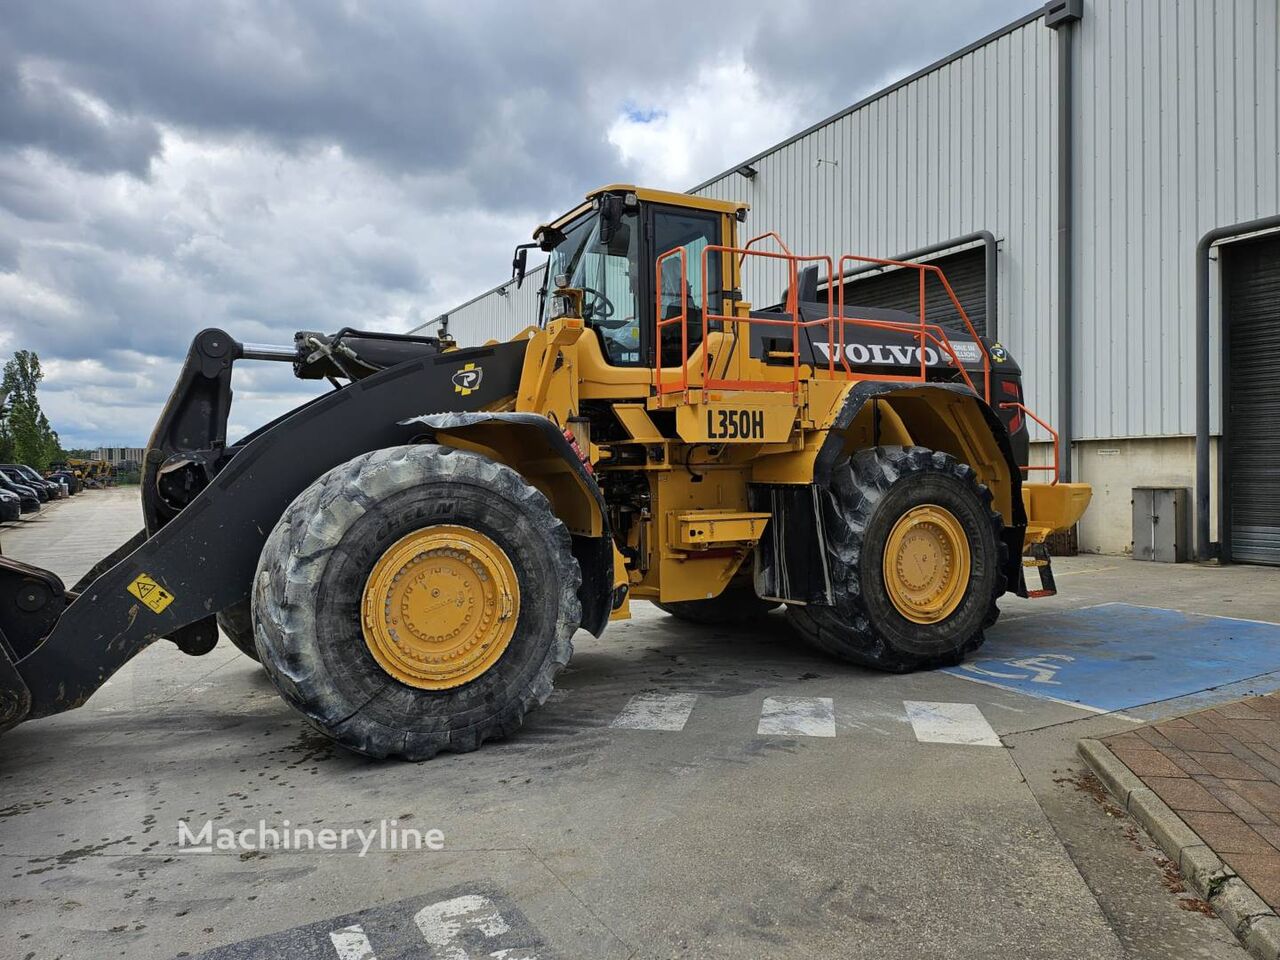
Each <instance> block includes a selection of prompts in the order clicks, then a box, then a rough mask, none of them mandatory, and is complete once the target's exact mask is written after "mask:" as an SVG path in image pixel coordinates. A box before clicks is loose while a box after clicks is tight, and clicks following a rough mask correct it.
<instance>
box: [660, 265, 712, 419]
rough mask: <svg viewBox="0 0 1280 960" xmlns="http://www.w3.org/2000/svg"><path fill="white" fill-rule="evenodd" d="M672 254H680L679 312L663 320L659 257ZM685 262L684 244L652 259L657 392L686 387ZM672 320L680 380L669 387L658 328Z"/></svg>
mask: <svg viewBox="0 0 1280 960" xmlns="http://www.w3.org/2000/svg"><path fill="white" fill-rule="evenodd" d="M675 255H678V256H679V257H680V313H679V314H677V315H676V316H674V317H667V318H666V319H665V320H664V319H663V317H662V261H664V260H666V259H667V257H670V256H675ZM688 266H689V264H688V251H687V250H686V249H685V248H684V247H672V248H671V249H670V250H668V251H667V252H666V253H664V254H662V255H661V256H660V257H658V259H657V260H655V261H654V287H653V289H654V290H655V291H657V296H655V297H654V310H653V316H654V319H655V320H656V321H657V322H656V323H655V325H654V329H655V336H654V339H655V341H656V342H655V344H654V348H653V355H654V360H655V363H654V370H653V386H654V389H655V390H656V391H657V393H658V395H659V396H661V395H662V394H664V393H676V392H680V393H684V392H685V391H686V390H688V389H689V304H688V302H687V301H686V299H685V295H684V294H685V290H686V289H687V288H688V272H689V271H688ZM704 282H705V277H704ZM672 323H678V324H680V381H679V383H673V384H671V389H667V385H666V384H665V383H664V382H663V379H662V328H663V327H665V326H668V325H669V324H672Z"/></svg>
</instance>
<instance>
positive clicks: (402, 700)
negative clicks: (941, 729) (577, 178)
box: [0, 185, 1089, 759]
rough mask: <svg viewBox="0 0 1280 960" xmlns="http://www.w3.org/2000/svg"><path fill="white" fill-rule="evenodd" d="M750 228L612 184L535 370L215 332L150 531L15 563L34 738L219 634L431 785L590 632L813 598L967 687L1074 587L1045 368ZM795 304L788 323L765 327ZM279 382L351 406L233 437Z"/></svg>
mask: <svg viewBox="0 0 1280 960" xmlns="http://www.w3.org/2000/svg"><path fill="white" fill-rule="evenodd" d="M745 212H746V205H745V204H739V203H729V202H722V201H717V200H709V199H705V198H701V197H691V196H686V195H684V194H673V193H665V192H660V191H654V190H644V189H637V188H635V187H632V186H622V185H615V186H608V187H603V188H601V189H599V190H596V191H594V192H592V193H591V194H590V195H588V197H587V199H586V201H585V202H584V203H582V204H580V205H579V206H578V207H576V208H575V209H574V210H572V211H570V212H569V213H567V214H566V215H565V216H563V217H561V218H560V219H558V220H556V221H554V222H553V223H549V224H545V225H543V226H541V227H539V228H538V230H537V231H536V232H535V234H534V242H533V243H532V244H525V245H522V246H521V247H519V248H517V253H516V257H515V260H514V262H513V272H514V274H515V277H516V282H517V284H518V283H519V282H521V281H522V280H523V278H524V271H525V263H526V257H527V253H528V249H529V248H531V247H537V248H538V249H539V250H541V251H543V252H545V253H546V254H547V255H548V257H549V262H548V265H547V269H546V271H545V280H544V285H543V289H542V290H541V292H540V297H539V304H540V306H539V309H538V315H537V316H531V317H530V318H529V319H530V326H529V327H528V328H527V329H526V330H524V331H523V332H522V333H520V334H518V335H517V336H516V337H515V338H514V339H512V340H510V341H508V342H504V343H498V342H491V343H487V344H484V345H483V346H479V347H469V348H459V347H457V346H456V345H455V344H454V343H453V342H451V341H449V340H448V339H444V338H439V337H425V336H406V335H395V334H385V333H374V332H366V331H359V330H352V329H343V330H340V331H338V332H337V333H335V334H321V333H316V332H310V331H303V332H300V333H298V334H297V335H296V337H295V341H294V343H293V344H291V345H287V346H270V345H260V344H252V343H240V342H237V341H236V340H234V339H233V338H232V337H230V336H228V335H227V334H226V333H224V332H223V331H221V330H205V331H203V332H201V333H200V334H199V335H197V336H196V338H195V340H194V342H193V343H192V346H191V349H190V352H189V353H188V356H187V359H186V362H185V364H184V366H183V369H182V373H181V375H180V377H179V379H178V382H177V384H176V386H175V387H174V390H173V393H172V395H171V396H170V398H169V401H168V403H167V404H166V406H165V408H164V410H163V412H162V414H161V416H160V418H159V421H158V423H157V425H156V428H155V431H154V433H153V435H152V437H151V439H150V441H149V444H148V448H147V454H146V462H145V463H144V464H143V470H142V498H143V514H144V518H145V523H146V526H145V529H144V530H142V531H140V532H139V533H138V534H137V535H136V536H135V537H134V538H133V539H132V540H130V541H129V542H128V543H126V544H124V545H123V546H121V547H120V548H119V549H118V550H116V551H115V552H114V553H112V554H111V555H110V556H108V557H105V558H104V559H103V560H102V561H101V562H100V563H99V564H98V565H97V566H96V567H95V568H94V569H93V570H92V571H90V573H89V574H88V575H87V576H86V577H85V578H84V579H83V580H82V581H81V582H80V583H77V584H76V585H75V586H73V587H71V588H70V589H67V588H66V587H65V586H64V584H63V583H62V582H61V581H60V580H59V579H58V577H56V576H55V575H54V574H52V573H51V572H49V571H47V570H42V569H40V568H37V567H33V566H30V565H27V564H23V563H21V562H19V561H16V560H13V559H10V558H3V557H0V698H2V699H0V729H7V728H8V727H11V726H13V725H14V724H16V723H18V722H20V721H22V720H33V719H37V718H40V717H45V716H49V715H51V714H54V713H58V712H61V711H64V710H68V709H72V708H74V707H77V706H79V705H81V704H82V703H84V702H85V701H86V700H87V699H88V698H89V696H90V695H92V694H93V692H94V691H95V690H97V689H98V687H100V686H101V685H102V683H103V682H104V681H105V680H106V679H107V678H108V677H110V676H111V675H112V674H113V673H114V672H115V671H116V670H118V669H119V668H120V667H121V666H122V665H123V664H124V663H126V662H127V661H128V660H130V659H131V658H132V657H133V656H135V655H136V654H138V653H139V652H141V651H142V650H143V649H144V648H145V647H146V646H148V645H149V644H151V643H153V642H155V641H157V640H161V639H167V640H169V641H171V642H172V643H174V644H175V645H177V646H178V647H179V648H180V649H181V650H182V651H184V652H185V653H188V654H192V655H199V654H203V653H207V652H209V651H210V650H211V649H213V647H214V645H215V644H216V643H217V641H218V637H219V632H218V625H219V624H221V626H222V628H223V631H224V632H225V633H226V634H227V636H228V637H229V638H230V640H231V641H232V642H233V643H235V644H236V645H237V646H238V647H239V648H240V649H241V650H243V651H244V652H245V653H247V654H249V655H250V656H253V657H255V658H257V659H258V660H260V661H261V663H262V665H263V667H264V668H265V670H266V672H267V674H268V676H269V677H270V679H271V682H272V683H273V684H274V685H275V686H276V688H277V689H278V690H279V692H280V694H281V696H283V697H284V699H285V700H286V701H288V702H289V703H290V704H291V705H293V706H294V707H296V708H297V709H298V710H300V711H301V712H302V713H303V714H304V715H305V716H306V717H307V718H308V719H309V720H310V721H311V723H312V724H314V725H315V726H316V727H317V728H319V729H320V730H321V731H322V732H324V733H325V734H327V735H328V736H330V737H332V738H333V739H334V740H336V741H338V742H339V743H341V744H343V745H344V746H346V747H348V748H350V749H352V750H355V751H359V752H361V753H365V754H368V755H371V756H375V757H402V758H406V759H424V758H428V757H431V756H433V755H435V754H436V753H438V752H439V751H441V750H453V751H465V750H472V749H474V748H476V747H478V746H479V745H480V744H481V743H482V742H484V741H485V740H487V739H491V738H496V737H502V736H506V735H507V734H510V733H512V732H513V731H515V730H516V729H517V728H518V727H519V726H520V725H521V722H522V720H523V718H524V715H525V713H526V712H527V711H528V710H530V709H532V708H534V707H536V706H538V705H539V704H541V703H542V702H544V701H545V700H546V699H547V697H548V695H549V694H550V693H551V689H552V683H553V681H554V678H555V675H556V673H557V672H558V671H559V670H560V668H561V667H563V666H564V665H565V664H566V663H567V662H568V661H569V657H570V655H571V653H572V647H573V637H574V634H575V633H576V631H577V630H579V629H584V630H587V631H589V632H590V633H592V634H595V635H597V636H598V635H600V634H601V633H602V632H603V631H604V629H605V627H606V626H607V625H608V623H609V621H610V620H611V619H623V618H626V617H628V616H629V611H630V604H631V603H632V602H634V601H638V600H647V601H650V602H652V603H656V604H658V605H659V606H660V607H661V608H662V609H664V610H666V611H667V612H669V613H670V614H672V615H674V616H676V617H679V618H682V619H686V620H691V621H695V622H699V623H724V622H728V621H738V620H745V619H749V618H755V617H758V616H759V615H760V614H762V613H765V612H767V611H770V610H773V609H775V608H777V607H780V606H781V607H784V608H785V617H786V620H787V621H788V622H789V623H790V625H791V626H792V627H793V628H794V629H795V630H796V631H797V632H798V633H799V634H800V635H801V636H803V637H804V638H805V639H807V640H809V641H810V642H812V643H813V644H814V645H816V646H817V647H819V648H821V649H822V650H824V651H827V652H828V653H830V654H831V655H833V656H835V657H838V658H841V659H843V660H846V661H849V662H851V663H855V664H858V665H861V666H865V667H871V668H875V669H881V670H891V671H902V670H911V669H916V668H928V667H932V666H935V665H940V664H952V663H956V662H958V661H959V660H961V659H962V658H963V657H964V656H965V654H966V653H968V652H969V651H971V650H974V649H975V648H977V647H978V646H979V645H980V644H981V643H982V641H983V631H984V630H985V629H986V628H987V627H989V626H990V625H991V624H992V623H993V622H994V621H995V619H996V617H997V615H998V610H997V607H996V602H997V600H998V598H999V597H1000V596H1001V594H1003V593H1005V592H1007V591H1011V592H1014V593H1016V594H1018V595H1020V596H1035V595H1042V594H1045V593H1048V592H1051V591H1052V589H1053V580H1052V574H1051V571H1050V567H1049V559H1048V553H1047V551H1046V550H1045V549H1044V541H1045V539H1046V537H1047V536H1048V535H1049V534H1050V533H1052V532H1053V531H1055V530H1062V529H1066V528H1069V527H1070V526H1071V525H1072V524H1074V523H1075V522H1076V521H1077V520H1078V519H1079V517H1080V516H1081V514H1082V513H1083V512H1084V509H1085V507H1086V505H1087V504H1088V501H1089V488H1088V487H1087V486H1085V485H1082V484H1068V483H1058V482H1057V478H1056V475H1054V476H1052V477H1050V478H1048V479H1047V480H1046V482H1043V483H1028V482H1025V481H1024V477H1023V474H1024V472H1026V471H1027V470H1029V469H1030V468H1029V467H1028V466H1027V462H1026V461H1027V454H1028V433H1027V420H1028V417H1030V416H1032V415H1031V413H1030V411H1028V410H1027V409H1026V408H1025V407H1024V406H1023V402H1022V401H1023V394H1022V386H1021V377H1020V373H1019V370H1018V367H1017V365H1016V364H1015V362H1014V361H1013V359H1012V357H1010V356H1009V354H1008V351H1007V350H1005V349H1004V348H1003V347H1001V346H1000V345H998V344H995V343H992V342H990V341H988V340H986V339H983V338H982V337H980V336H979V335H978V334H977V333H976V332H975V331H974V330H973V328H972V326H971V325H970V324H969V321H968V318H967V317H966V315H965V313H964V310H963V309H962V307H961V305H960V304H959V303H958V302H956V301H955V297H954V295H953V294H952V293H951V290H950V287H949V285H948V284H947V283H946V278H945V277H944V276H942V274H941V273H940V272H939V271H938V270H937V269H936V268H935V267H930V266H925V265H920V264H913V263H905V264H898V263H894V262H892V261H883V260H875V259H873V258H865V257H851V256H844V257H841V258H839V259H838V260H833V259H832V258H831V257H829V256H825V255H824V256H811V255H795V254H792V253H791V252H790V251H789V250H788V249H787V248H786V247H785V246H784V245H782V243H781V241H780V239H779V238H777V237H775V236H767V237H763V238H755V239H752V240H749V241H741V240H740V239H739V237H738V227H739V224H740V223H741V222H742V220H743V217H744V214H745ZM867 262H871V263H874V264H878V265H880V266H884V267H889V268H893V269H898V270H904V271H916V272H917V273H918V274H919V288H920V309H919V312H918V313H912V312H910V311H895V310H885V309H875V308H871V307H864V306H859V305H857V304H855V303H852V302H846V301H847V300H848V299H849V298H850V293H849V291H851V290H853V289H856V288H854V287H852V286H849V285H847V284H845V283H843V278H844V277H845V275H846V273H847V272H848V270H849V269H850V266H851V265H854V266H860V265H863V264H865V263H867ZM753 271H754V272H753ZM769 278H772V279H773V280H774V281H776V283H777V287H776V289H775V290H774V292H776V294H777V297H778V300H777V302H770V303H765V304H758V305H753V304H751V303H749V302H748V301H747V298H746V295H745V294H744V290H747V289H751V290H766V289H767V281H768V280H769ZM926 283H934V284H941V285H942V287H943V288H944V289H945V291H946V294H947V297H948V299H949V301H950V302H951V303H953V304H954V311H953V312H954V315H955V318H957V319H956V322H955V323H953V324H951V325H950V328H944V327H943V326H942V325H940V324H938V323H935V322H931V320H930V318H929V317H927V316H926V315H925V307H926V297H925V287H926ZM765 296H768V294H765ZM247 361H283V362H289V363H291V364H293V367H294V371H295V373H296V374H297V375H298V376H299V377H302V378H313V379H322V378H323V379H327V380H329V381H330V383H331V384H332V386H333V389H332V390H329V391H327V392H324V393H321V394H320V395H319V396H317V397H316V398H315V399H313V400H311V401H310V402H308V403H305V404H303V405H302V406H300V407H298V408H297V409H295V410H293V411H291V412H290V413H288V414H286V415H285V416H282V417H280V418H279V419H277V420H275V421H273V422H271V423H268V424H266V425H264V426H262V427H261V428H259V429H258V430H256V431H254V432H253V433H251V434H249V435H248V436H246V437H244V438H243V439H240V440H238V441H236V442H234V443H228V442H227V435H226V429H227V419H228V412H229V410H230V405H231V389H230V383H231V370H232V367H233V365H234V364H237V363H242V362H247ZM1026 570H1034V571H1036V572H1037V573H1038V574H1039V586H1037V587H1035V588H1031V587H1029V586H1028V583H1027V581H1026V579H1025V577H1024V572H1025V571H1026ZM778 623H779V626H781V619H779V621H778Z"/></svg>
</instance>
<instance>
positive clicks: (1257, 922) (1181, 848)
mask: <svg viewBox="0 0 1280 960" xmlns="http://www.w3.org/2000/svg"><path fill="white" fill-rule="evenodd" d="M1076 751H1077V752H1078V753H1079V754H1080V757H1081V759H1082V760H1084V762H1085V763H1086V764H1088V765H1089V768H1090V769H1091V770H1092V771H1093V772H1094V773H1095V774H1096V775H1097V777H1098V779H1099V780H1101V781H1102V782H1103V784H1105V785H1106V788H1107V790H1109V791H1110V792H1111V795H1112V796H1113V797H1115V798H1116V800H1118V801H1119V802H1120V805H1121V806H1123V807H1124V808H1125V810H1126V811H1127V812H1128V814H1129V816H1131V817H1133V819H1135V820H1137V821H1138V823H1139V824H1141V825H1142V827H1143V829H1144V830H1146V831H1147V833H1148V834H1150V835H1151V838H1152V839H1153V840H1155V841H1156V843H1158V844H1159V845H1160V849H1161V850H1163V851H1164V853H1165V856H1167V857H1168V858H1169V859H1170V860H1172V861H1173V862H1174V863H1176V864H1177V865H1178V869H1179V870H1180V871H1181V872H1182V876H1183V879H1185V880H1186V881H1187V883H1188V885H1189V886H1190V887H1191V889H1192V890H1194V891H1195V892H1196V894H1197V895H1199V896H1200V897H1203V898H1204V899H1205V900H1207V901H1208V902H1209V903H1210V904H1211V905H1212V906H1213V909H1214V910H1215V911H1216V912H1217V914H1218V916H1219V917H1221V918H1222V921H1223V923H1225V924H1226V925H1227V926H1228V927H1230V928H1231V932H1232V933H1234V934H1235V935H1236V937H1237V938H1238V939H1239V940H1240V943H1241V944H1243V945H1244V947H1245V949H1247V950H1248V951H1249V953H1251V954H1252V955H1253V956H1255V957H1257V958H1258V960H1280V916H1277V915H1276V913H1275V911H1273V910H1272V909H1271V908H1270V907H1269V906H1267V904H1266V902H1265V901H1264V900H1263V899H1262V898H1261V897H1259V896H1258V895H1257V894H1256V893H1254V892H1253V888H1251V887H1250V886H1249V885H1248V884H1247V883H1245V882H1244V881H1243V880H1241V879H1240V878H1239V877H1238V876H1236V873H1235V871H1234V870H1232V869H1231V868H1230V867H1229V866H1227V865H1226V864H1225V863H1223V862H1222V861H1221V860H1220V859H1219V858H1218V855H1217V854H1216V853H1214V852H1213V851H1212V850H1210V849H1209V847H1208V846H1206V845H1205V843H1204V841H1203V840H1201V839H1200V838H1199V837H1198V836H1197V835H1196V833H1195V832H1194V831H1193V830H1192V829H1191V828H1190V827H1188V826H1187V825H1186V824H1185V823H1183V822H1182V819H1181V818H1180V817H1179V816H1178V815H1177V814H1176V813H1174V812H1173V811H1172V810H1171V809H1169V806H1168V805H1167V804H1166V803H1165V802H1164V801H1163V800H1161V799H1160V798H1159V797H1158V796H1156V794H1155V792H1154V791H1153V790H1151V789H1150V788H1148V787H1147V786H1146V785H1144V784H1143V782H1142V781H1141V780H1139V779H1138V777H1137V776H1136V775H1135V774H1134V773H1133V771H1131V770H1130V769H1129V768H1128V767H1126V766H1125V765H1124V762H1123V761H1121V760H1120V758H1119V757H1117V756H1116V755H1115V754H1114V753H1112V752H1111V751H1110V750H1108V749H1107V748H1106V746H1104V745H1103V744H1102V743H1101V742H1100V741H1098V740H1091V739H1085V740H1081V741H1080V742H1079V743H1077V744H1076Z"/></svg>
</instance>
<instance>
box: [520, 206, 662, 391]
mask: <svg viewBox="0 0 1280 960" xmlns="http://www.w3.org/2000/svg"><path fill="white" fill-rule="evenodd" d="M639 251H640V230H639V226H638V217H637V216H636V214H635V213H634V212H626V213H623V214H622V216H621V217H620V218H619V220H618V222H617V223H616V224H615V226H614V228H613V232H612V235H611V236H610V237H609V239H608V240H607V241H602V240H601V239H600V224H599V219H598V218H597V217H596V216H594V215H590V216H586V217H584V218H583V219H581V220H579V221H578V222H577V223H574V224H571V225H569V226H568V227H567V228H566V229H565V231H564V239H563V240H561V241H560V243H558V244H557V245H556V247H555V249H554V250H552V251H551V260H550V263H549V264H548V266H547V273H546V276H547V281H548V282H549V283H555V282H556V277H558V276H563V277H567V278H568V286H570V287H574V288H577V289H579V290H581V291H582V319H583V320H584V321H586V324H587V326H588V327H589V328H590V329H592V330H595V331H596V332H597V333H598V334H599V336H600V342H601V346H602V348H603V350H604V353H605V356H606V358H607V359H608V361H609V362H610V363H612V364H615V365H618V366H633V365H637V364H639V363H641V357H640V311H639V310H638V309H637V305H638V304H639V296H638V290H639V255H640V252H639ZM547 302H548V299H547V298H546V297H544V298H543V303H544V307H543V309H544V311H545V309H546V306H545V304H546V303H547ZM544 319H545V317H544Z"/></svg>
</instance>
